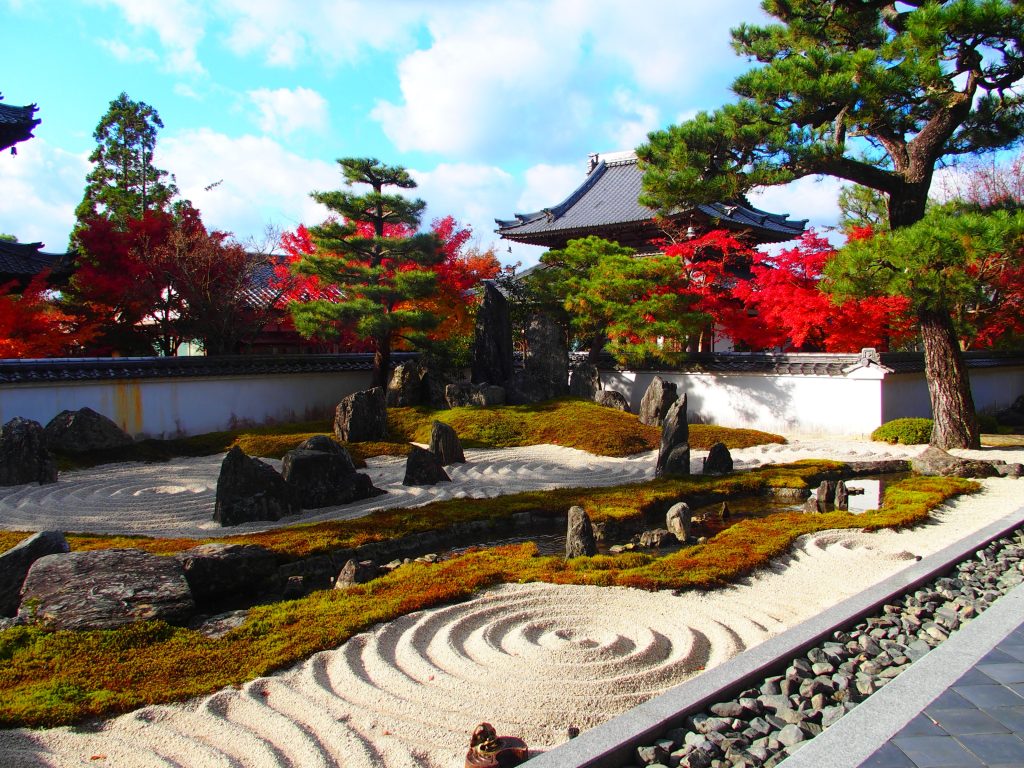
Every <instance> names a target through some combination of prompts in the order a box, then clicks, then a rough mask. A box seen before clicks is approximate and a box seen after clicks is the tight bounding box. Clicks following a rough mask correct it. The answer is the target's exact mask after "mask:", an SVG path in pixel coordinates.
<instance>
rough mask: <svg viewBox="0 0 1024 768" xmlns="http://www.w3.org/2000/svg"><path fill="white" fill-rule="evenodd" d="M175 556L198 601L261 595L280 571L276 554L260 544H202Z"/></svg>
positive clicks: (205, 601)
mask: <svg viewBox="0 0 1024 768" xmlns="http://www.w3.org/2000/svg"><path fill="white" fill-rule="evenodd" d="M174 557H175V559H176V560H177V561H178V562H179V563H181V567H182V570H183V571H184V572H185V579H186V581H188V586H189V588H190V589H191V590H192V595H193V597H194V598H195V600H196V602H198V603H213V602H216V601H218V600H221V599H223V598H225V597H229V596H231V595H245V596H254V595H258V594H260V593H261V592H264V591H266V590H268V589H269V588H270V587H271V584H272V580H273V578H274V576H275V575H276V574H277V557H276V556H275V555H274V553H273V552H271V551H270V550H269V549H266V548H265V547H261V546H259V545H258V544H222V543H214V544H200V545H199V546H198V547H193V548H192V549H187V550H185V551H184V552H179V553H178V554H177V555H175V556H174Z"/></svg>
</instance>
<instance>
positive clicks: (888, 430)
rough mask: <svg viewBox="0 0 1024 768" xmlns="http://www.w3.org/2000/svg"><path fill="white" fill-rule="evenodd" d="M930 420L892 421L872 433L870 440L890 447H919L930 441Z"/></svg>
mask: <svg viewBox="0 0 1024 768" xmlns="http://www.w3.org/2000/svg"><path fill="white" fill-rule="evenodd" d="M932 423H933V422H932V420H931V419H893V420H892V421H887V422H886V423H885V424H883V425H882V426H880V427H879V428H878V429H876V430H875V431H874V432H872V433H871V439H872V440H876V441H878V442H882V443H889V444H890V445H896V444H897V443H899V444H900V445H921V444H923V443H927V442H928V441H929V440H931V439H932Z"/></svg>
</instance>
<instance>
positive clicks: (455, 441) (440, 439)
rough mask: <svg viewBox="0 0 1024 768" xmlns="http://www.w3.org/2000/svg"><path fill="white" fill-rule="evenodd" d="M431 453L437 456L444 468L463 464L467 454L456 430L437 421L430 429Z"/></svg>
mask: <svg viewBox="0 0 1024 768" xmlns="http://www.w3.org/2000/svg"><path fill="white" fill-rule="evenodd" d="M430 452H431V453H432V454H434V455H435V456H437V458H438V459H439V460H440V462H441V464H442V466H445V467H447V466H448V465H449V464H463V463H465V461H466V454H465V453H464V452H463V450H462V443H461V442H460V441H459V436H458V435H456V434H455V430H454V429H452V428H451V427H450V426H449V425H447V424H445V423H444V422H441V421H435V422H434V423H433V424H432V425H431V427H430Z"/></svg>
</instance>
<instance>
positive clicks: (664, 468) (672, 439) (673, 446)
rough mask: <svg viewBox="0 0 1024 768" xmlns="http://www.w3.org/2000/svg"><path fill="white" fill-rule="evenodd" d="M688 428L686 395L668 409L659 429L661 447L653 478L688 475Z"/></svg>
mask: <svg viewBox="0 0 1024 768" xmlns="http://www.w3.org/2000/svg"><path fill="white" fill-rule="evenodd" d="M689 440H690V427H689V424H687V422H686V394H685V393H684V394H683V395H682V397H680V398H678V399H677V400H676V401H675V402H674V403H672V405H671V406H670V407H669V409H668V413H667V414H666V415H665V422H664V424H662V427H661V447H660V448H659V450H658V464H657V466H656V467H655V470H654V475H655V477H661V476H662V475H688V474H690V443H689Z"/></svg>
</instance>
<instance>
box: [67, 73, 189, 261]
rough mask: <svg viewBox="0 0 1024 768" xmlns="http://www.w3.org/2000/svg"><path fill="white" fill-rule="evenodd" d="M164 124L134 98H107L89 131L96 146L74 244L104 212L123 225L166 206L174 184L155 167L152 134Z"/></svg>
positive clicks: (80, 209) (72, 236)
mask: <svg viewBox="0 0 1024 768" xmlns="http://www.w3.org/2000/svg"><path fill="white" fill-rule="evenodd" d="M163 127H164V124H163V122H162V121H161V120H160V115H159V114H158V113H157V111H156V110H155V109H154V108H153V107H151V106H149V105H148V104H146V103H145V102H142V101H132V100H131V99H130V98H128V94H127V93H122V94H121V95H120V96H118V97H117V98H116V99H114V100H113V101H112V102H110V108H109V109H107V112H106V114H104V115H103V117H102V118H100V122H99V124H98V125H97V126H96V130H95V131H94V132H93V138H95V139H96V149H94V150H93V151H92V154H91V155H89V162H91V163H92V164H93V168H92V170H91V171H89V173H88V175H87V176H86V177H85V182H86V184H85V193H84V195H83V197H82V202H81V203H79V204H78V207H77V208H76V209H75V218H76V219H77V224H76V225H75V229H74V231H73V232H72V235H71V241H72V245H73V246H74V245H76V244H77V233H78V231H79V230H80V229H81V228H82V226H83V225H84V223H85V222H87V221H88V220H90V219H93V218H95V217H96V216H98V215H104V216H107V217H109V218H110V219H111V221H112V222H113V223H114V224H115V226H118V227H121V228H123V227H124V226H125V224H126V222H127V221H128V220H129V219H141V218H142V217H143V215H144V214H145V213H146V212H148V211H152V210H161V209H164V208H166V206H167V204H168V203H169V201H170V200H171V198H172V197H173V196H174V195H175V194H177V189H176V188H175V186H174V184H173V183H167V182H165V181H164V179H165V178H166V177H167V175H168V174H167V171H162V170H160V169H159V168H156V167H155V166H154V165H153V152H154V150H155V148H156V132H157V129H158V128H163Z"/></svg>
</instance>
